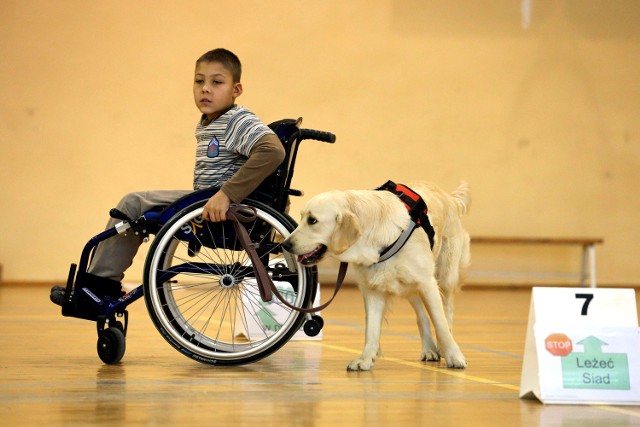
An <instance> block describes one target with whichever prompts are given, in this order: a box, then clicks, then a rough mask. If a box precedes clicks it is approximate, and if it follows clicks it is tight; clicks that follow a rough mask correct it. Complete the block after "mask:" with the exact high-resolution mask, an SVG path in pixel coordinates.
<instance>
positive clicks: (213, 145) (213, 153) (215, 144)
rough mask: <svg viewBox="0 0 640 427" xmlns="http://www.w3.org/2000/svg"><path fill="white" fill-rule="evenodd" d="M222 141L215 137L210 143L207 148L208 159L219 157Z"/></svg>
mask: <svg viewBox="0 0 640 427" xmlns="http://www.w3.org/2000/svg"><path fill="white" fill-rule="evenodd" d="M219 147H220V141H218V139H217V138H216V137H215V136H214V137H213V138H211V141H209V148H207V157H218V154H219Z"/></svg>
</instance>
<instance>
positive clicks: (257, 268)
mask: <svg viewBox="0 0 640 427" xmlns="http://www.w3.org/2000/svg"><path fill="white" fill-rule="evenodd" d="M226 216H227V219H229V220H230V221H232V222H233V227H234V229H235V231H236V235H237V236H238V239H239V240H240V243H241V244H242V247H243V248H244V249H245V250H246V251H247V254H249V258H250V259H251V262H252V264H253V270H254V272H255V273H256V281H257V282H258V291H259V292H260V298H262V301H264V302H269V301H272V300H273V295H274V294H275V296H276V297H277V298H278V299H279V300H280V302H282V303H283V304H284V305H285V306H287V307H289V308H291V309H293V310H296V311H299V312H300V313H307V314H308V313H316V312H318V311H320V310H323V309H325V308H327V307H328V306H329V304H331V302H332V301H333V299H334V298H335V297H336V295H338V291H340V288H341V287H342V283H343V282H344V278H345V276H346V275H347V268H348V267H349V264H347V263H346V262H343V263H340V270H339V272H338V279H337V280H336V288H335V291H334V292H333V296H332V297H331V298H330V299H329V301H327V302H326V303H324V304H322V305H320V306H318V307H311V308H302V307H296V306H295V305H293V304H290V303H289V302H288V301H287V300H286V299H285V298H284V297H283V296H282V295H281V294H280V291H278V288H276V286H275V285H274V283H273V281H272V280H271V278H270V277H269V274H268V273H267V270H266V269H265V267H264V265H263V264H262V261H261V260H260V257H259V256H258V252H257V251H256V247H255V245H254V244H253V242H252V241H251V238H250V237H249V233H248V232H247V229H246V228H245V227H244V226H243V225H242V223H243V222H250V221H253V220H255V219H256V217H257V215H256V210H255V209H254V208H252V207H250V206H246V205H237V204H232V205H230V206H229V210H228V211H227V215H226Z"/></svg>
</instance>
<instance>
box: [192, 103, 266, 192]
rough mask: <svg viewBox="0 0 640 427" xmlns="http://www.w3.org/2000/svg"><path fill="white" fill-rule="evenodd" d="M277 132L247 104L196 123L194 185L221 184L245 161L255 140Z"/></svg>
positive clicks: (198, 187)
mask: <svg viewBox="0 0 640 427" xmlns="http://www.w3.org/2000/svg"><path fill="white" fill-rule="evenodd" d="M268 134H273V131H271V129H269V127H268V126H266V125H265V124H264V123H262V121H260V119H259V118H258V117H257V116H256V115H255V114H253V113H252V112H250V111H249V110H247V109H246V108H244V107H240V106H234V107H233V108H231V109H230V110H229V111H227V112H226V113H224V114H223V115H221V116H220V117H218V118H217V119H216V120H214V121H212V122H211V123H209V124H208V125H203V124H202V121H200V122H199V123H198V125H197V126H196V141H197V145H196V165H195V168H194V172H193V189H194V190H202V189H204V188H208V187H220V186H222V184H224V183H225V182H226V181H227V180H228V179H229V178H231V177H232V176H233V175H234V174H235V173H236V172H237V171H238V169H240V167H242V165H244V163H245V162H246V160H247V158H248V157H249V152H250V151H251V149H252V148H253V146H254V144H255V143H256V142H257V141H258V140H259V139H260V138H262V137H263V136H265V135H268Z"/></svg>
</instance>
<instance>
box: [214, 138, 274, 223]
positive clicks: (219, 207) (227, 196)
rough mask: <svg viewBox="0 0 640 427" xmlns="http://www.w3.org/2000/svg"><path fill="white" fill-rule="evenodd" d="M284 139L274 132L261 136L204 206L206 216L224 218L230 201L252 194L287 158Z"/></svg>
mask: <svg viewBox="0 0 640 427" xmlns="http://www.w3.org/2000/svg"><path fill="white" fill-rule="evenodd" d="M284 156H285V151H284V147H283V146H282V143H281V142H280V140H279V139H278V137H277V136H276V135H274V134H269V135H265V136H263V137H262V138H260V139H259V140H258V141H257V142H256V143H255V144H254V145H253V148H252V149H251V151H250V152H249V158H248V159H247V161H246V162H245V163H244V165H242V167H241V168H240V169H239V170H238V171H237V172H236V173H235V175H233V176H232V177H231V178H229V179H228V180H227V182H225V183H224V184H223V185H222V187H221V189H220V190H221V191H218V192H217V193H216V194H214V195H213V196H212V197H211V198H210V199H209V201H208V202H207V204H206V205H205V206H204V212H203V214H202V216H203V218H204V219H205V220H209V221H224V220H225V219H226V218H225V214H226V212H227V210H228V209H229V204H230V203H231V202H235V203H239V202H241V201H242V200H243V199H244V198H245V197H247V196H248V195H249V194H251V193H252V192H253V191H254V190H255V189H256V188H258V186H259V185H260V183H262V181H264V180H265V178H267V177H268V176H269V175H271V174H272V173H273V171H275V170H276V169H277V168H278V166H280V163H282V161H283V160H284Z"/></svg>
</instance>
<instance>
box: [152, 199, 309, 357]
mask: <svg viewBox="0 0 640 427" xmlns="http://www.w3.org/2000/svg"><path fill="white" fill-rule="evenodd" d="M201 213H202V208H196V209H194V210H193V211H191V212H188V213H187V214H185V215H184V216H182V217H181V218H180V220H179V221H176V222H175V223H173V224H172V225H171V226H170V228H169V229H168V230H167V231H166V232H165V233H163V234H162V236H159V237H158V238H159V239H160V240H159V241H158V242H157V247H156V250H155V252H154V253H153V256H152V258H151V263H150V265H149V268H148V269H147V273H148V278H147V282H148V283H147V285H148V291H149V294H148V301H149V302H150V305H151V307H152V309H153V311H154V313H155V315H156V318H157V321H158V322H159V323H160V325H161V327H162V329H164V332H163V333H166V334H168V335H169V337H170V339H171V340H173V341H175V342H176V343H177V344H178V345H179V347H180V349H181V350H182V351H183V352H187V351H188V352H192V353H193V354H195V355H198V356H201V357H205V358H210V359H215V360H242V359H245V358H250V357H253V356H256V355H259V354H261V353H262V352H265V351H269V349H270V348H271V347H272V346H274V345H275V343H278V342H280V340H283V339H285V338H286V337H285V335H288V334H290V333H291V329H292V327H294V326H297V325H298V324H299V323H300V316H301V314H300V313H298V312H293V311H292V310H290V309H288V308H286V307H285V306H284V305H282V304H280V303H279V301H277V300H276V299H275V298H274V302H273V303H272V304H265V303H263V302H262V300H261V298H260V295H259V291H258V287H257V283H256V282H255V279H253V278H252V277H250V276H247V271H248V269H250V267H251V264H250V261H249V259H248V255H247V254H246V252H244V251H235V250H225V249H222V248H219V247H218V248H208V247H206V246H202V247H201V248H200V253H199V254H198V255H196V256H195V257H193V258H191V259H189V257H188V252H189V248H188V244H187V243H186V242H185V241H184V240H181V239H179V238H177V237H176V236H177V235H178V236H180V233H182V232H183V231H184V229H186V228H188V227H187V225H188V226H190V227H192V230H195V229H198V227H199V230H200V231H201V232H203V233H206V230H203V229H206V227H207V224H209V223H203V222H202V221H200V215H201ZM257 216H258V218H259V219H260V220H262V221H265V222H267V223H268V224H270V225H271V226H272V227H273V231H272V232H274V233H276V235H277V236H278V238H280V239H284V238H286V237H288V235H289V230H288V229H287V227H286V226H285V225H284V224H282V223H281V222H279V221H277V220H276V219H275V218H274V217H273V216H272V215H270V214H269V213H267V212H264V211H262V210H258V211H257ZM275 264H283V265H285V266H287V267H288V270H289V271H291V270H293V272H292V274H294V275H295V276H296V280H297V284H298V289H297V292H291V293H289V294H288V295H287V297H288V298H287V300H288V301H289V302H292V303H293V304H294V305H296V306H302V305H303V304H304V303H305V301H304V299H305V295H306V294H307V289H306V286H307V282H306V280H305V275H306V274H307V272H305V268H304V267H303V266H301V265H299V264H298V263H297V261H296V260H295V258H293V257H290V256H289V257H275V256H269V266H270V267H273V266H274V265H275ZM176 265H179V266H187V267H180V268H185V269H186V270H188V271H185V272H181V273H179V274H176V275H175V276H174V277H172V280H171V281H163V274H164V272H166V271H167V270H171V269H175V268H178V267H175V266H176ZM211 265H215V266H216V268H213V269H212V268H211ZM203 266H204V267H203ZM218 267H224V268H220V269H218ZM289 297H291V298H289ZM275 317H277V319H275ZM269 320H272V321H276V322H277V323H278V324H279V326H278V327H277V330H268V329H266V328H265V325H266V324H267V323H268V321H269ZM250 323H251V324H253V326H254V327H255V326H256V324H258V326H259V327H261V328H262V329H261V330H259V331H258V332H256V331H255V328H253V329H254V331H253V332H252V333H250V332H248V331H249V329H251V328H250ZM241 332H244V334H241ZM165 338H166V337H165ZM190 356H191V357H193V355H190Z"/></svg>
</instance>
